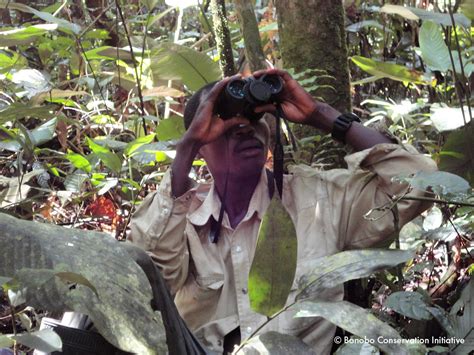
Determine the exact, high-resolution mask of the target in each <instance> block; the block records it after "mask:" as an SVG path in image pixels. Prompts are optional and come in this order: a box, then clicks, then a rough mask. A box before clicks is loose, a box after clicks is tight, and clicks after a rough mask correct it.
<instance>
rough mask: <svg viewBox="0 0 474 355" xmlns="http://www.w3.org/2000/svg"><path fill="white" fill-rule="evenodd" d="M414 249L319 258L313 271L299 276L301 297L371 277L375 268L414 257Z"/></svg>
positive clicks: (377, 269)
mask: <svg viewBox="0 0 474 355" xmlns="http://www.w3.org/2000/svg"><path fill="white" fill-rule="evenodd" d="M413 255H414V252H413V251H410V250H406V251H402V250H377V249H369V250H351V251H343V252H341V253H337V254H334V255H330V256H326V257H323V258H319V259H317V260H315V262H314V264H313V265H311V268H312V270H313V271H311V272H310V273H309V274H307V275H303V276H302V277H301V278H300V279H299V280H298V289H299V290H300V294H299V295H298V297H297V299H305V298H317V296H318V295H319V294H320V293H321V292H322V291H323V290H324V289H328V288H331V287H335V286H337V285H340V284H342V283H344V282H346V281H349V280H353V279H359V278H362V277H367V276H370V275H371V274H373V273H374V272H375V271H379V270H381V269H385V268H389V267H394V266H396V265H398V264H401V263H404V262H406V261H408V260H410V259H411V258H412V257H413Z"/></svg>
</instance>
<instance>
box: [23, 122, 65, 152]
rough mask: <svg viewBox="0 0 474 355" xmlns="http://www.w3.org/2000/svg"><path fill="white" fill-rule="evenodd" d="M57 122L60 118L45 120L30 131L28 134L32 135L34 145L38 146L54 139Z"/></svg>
mask: <svg viewBox="0 0 474 355" xmlns="http://www.w3.org/2000/svg"><path fill="white" fill-rule="evenodd" d="M57 123H58V120H57V119H56V118H53V119H52V120H49V121H48V122H45V123H43V124H42V125H40V126H38V127H36V128H35V129H33V130H31V131H29V132H28V134H29V135H30V139H31V142H32V143H33V145H34V146H35V147H36V146H39V145H41V144H44V143H46V142H49V141H50V140H51V139H53V137H54V134H55V131H56V125H57Z"/></svg>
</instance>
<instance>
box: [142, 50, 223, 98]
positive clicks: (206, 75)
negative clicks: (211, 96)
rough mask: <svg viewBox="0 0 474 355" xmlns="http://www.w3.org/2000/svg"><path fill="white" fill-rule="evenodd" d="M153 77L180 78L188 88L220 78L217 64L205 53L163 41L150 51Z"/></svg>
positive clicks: (194, 87)
mask: <svg viewBox="0 0 474 355" xmlns="http://www.w3.org/2000/svg"><path fill="white" fill-rule="evenodd" d="M151 70H152V71H153V73H154V75H155V79H162V80H181V81H182V82H183V83H184V84H185V85H186V86H187V87H188V88H189V89H190V90H193V91H196V90H198V89H199V88H201V87H202V86H204V85H206V84H208V83H210V82H213V81H216V80H219V79H221V75H222V74H221V71H220V69H219V65H218V64H217V63H216V62H213V61H212V60H211V58H209V57H208V56H207V55H206V54H204V53H201V52H198V51H196V50H194V49H191V48H189V47H185V46H181V45H179V44H175V43H163V44H161V46H160V47H159V48H158V49H155V50H154V51H153V52H152V56H151Z"/></svg>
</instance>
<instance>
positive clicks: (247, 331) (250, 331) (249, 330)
mask: <svg viewBox="0 0 474 355" xmlns="http://www.w3.org/2000/svg"><path fill="white" fill-rule="evenodd" d="M245 332H246V333H247V334H248V335H250V334H251V333H252V327H247V328H246V329H245Z"/></svg>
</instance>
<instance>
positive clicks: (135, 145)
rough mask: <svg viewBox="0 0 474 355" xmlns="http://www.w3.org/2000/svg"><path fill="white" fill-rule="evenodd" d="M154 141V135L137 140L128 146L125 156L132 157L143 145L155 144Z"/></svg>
mask: <svg viewBox="0 0 474 355" xmlns="http://www.w3.org/2000/svg"><path fill="white" fill-rule="evenodd" d="M153 139H155V135H154V134H149V135H148V136H143V137H139V138H137V139H135V140H134V141H132V142H130V143H128V144H127V146H126V147H125V151H124V154H125V155H126V156H130V155H131V154H133V152H134V151H136V150H137V149H138V148H140V147H141V146H142V145H144V144H149V143H151V142H153Z"/></svg>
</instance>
